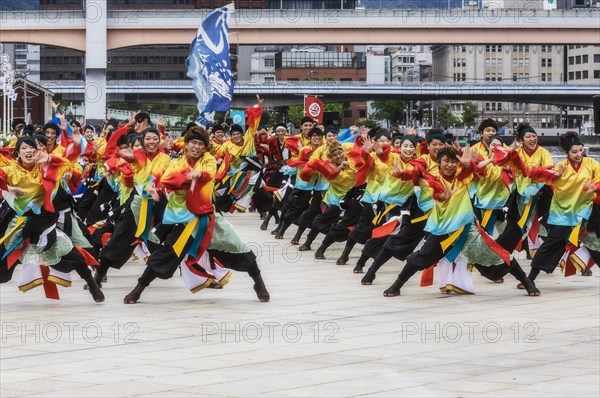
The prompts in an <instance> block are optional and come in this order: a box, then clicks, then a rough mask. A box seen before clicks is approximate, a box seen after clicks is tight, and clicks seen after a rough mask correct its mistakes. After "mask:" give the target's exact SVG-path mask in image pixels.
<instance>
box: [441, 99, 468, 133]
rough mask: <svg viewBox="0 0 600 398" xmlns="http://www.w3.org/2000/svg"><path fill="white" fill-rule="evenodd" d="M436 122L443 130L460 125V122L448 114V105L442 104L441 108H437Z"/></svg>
mask: <svg viewBox="0 0 600 398" xmlns="http://www.w3.org/2000/svg"><path fill="white" fill-rule="evenodd" d="M437 122H438V124H440V125H441V126H442V127H443V128H445V129H447V128H448V127H450V126H460V125H462V120H461V119H460V118H459V117H458V116H454V115H453V114H452V112H450V104H444V105H443V106H442V107H441V108H439V110H438V114H437Z"/></svg>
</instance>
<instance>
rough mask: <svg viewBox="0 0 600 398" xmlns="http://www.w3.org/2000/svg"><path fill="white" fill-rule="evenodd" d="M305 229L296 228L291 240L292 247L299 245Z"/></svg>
mask: <svg viewBox="0 0 600 398" xmlns="http://www.w3.org/2000/svg"><path fill="white" fill-rule="evenodd" d="M305 229H306V227H298V231H296V235H294V237H293V238H292V242H291V243H292V245H298V244H300V238H302V234H303V233H304V230H305Z"/></svg>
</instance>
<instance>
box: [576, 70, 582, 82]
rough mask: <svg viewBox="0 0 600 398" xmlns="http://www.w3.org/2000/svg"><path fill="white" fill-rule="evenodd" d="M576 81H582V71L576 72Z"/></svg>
mask: <svg viewBox="0 0 600 398" xmlns="http://www.w3.org/2000/svg"><path fill="white" fill-rule="evenodd" d="M575 80H581V71H580V70H578V71H576V72H575Z"/></svg>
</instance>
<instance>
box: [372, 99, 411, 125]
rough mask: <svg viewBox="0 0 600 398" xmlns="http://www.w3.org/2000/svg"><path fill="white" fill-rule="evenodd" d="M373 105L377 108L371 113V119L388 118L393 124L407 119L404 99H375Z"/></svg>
mask: <svg viewBox="0 0 600 398" xmlns="http://www.w3.org/2000/svg"><path fill="white" fill-rule="evenodd" d="M371 106H372V107H373V109H375V112H373V113H372V114H370V115H369V117H370V118H371V119H375V120H388V121H389V122H390V123H391V124H402V123H403V121H404V120H405V116H404V110H405V108H406V104H405V103H404V101H397V100H392V101H373V103H372V105H371Z"/></svg>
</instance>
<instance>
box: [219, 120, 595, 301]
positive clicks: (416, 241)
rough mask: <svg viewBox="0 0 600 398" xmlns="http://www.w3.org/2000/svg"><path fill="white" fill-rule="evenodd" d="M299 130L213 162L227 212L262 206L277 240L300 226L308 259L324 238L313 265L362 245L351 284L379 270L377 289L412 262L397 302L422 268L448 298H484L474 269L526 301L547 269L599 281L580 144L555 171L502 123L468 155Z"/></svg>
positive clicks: (308, 123) (546, 157)
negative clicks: (391, 271)
mask: <svg viewBox="0 0 600 398" xmlns="http://www.w3.org/2000/svg"><path fill="white" fill-rule="evenodd" d="M300 128H301V132H300V134H298V135H292V136H290V135H288V132H287V127H286V126H285V125H283V124H280V125H277V126H275V131H274V132H273V131H267V130H266V129H260V128H259V130H258V131H257V132H256V136H245V137H243V140H244V145H246V144H248V145H249V146H250V147H251V146H252V142H254V148H253V149H250V150H249V151H248V152H243V151H242V152H240V153H239V156H238V153H232V152H231V151H228V150H226V149H223V147H222V148H221V149H220V150H218V151H217V152H216V153H215V156H216V157H217V159H221V158H223V159H225V160H224V162H223V163H221V169H220V172H221V173H220V177H221V179H219V180H218V188H217V189H218V190H217V192H218V195H219V198H218V199H217V204H218V205H221V207H220V210H221V211H228V210H229V211H233V210H234V209H236V208H237V209H245V208H246V207H248V205H249V204H251V205H252V206H254V207H255V208H256V209H257V210H258V212H259V213H260V214H261V218H262V219H263V222H262V224H261V226H260V229H261V230H266V229H268V225H269V222H270V220H271V219H274V220H275V221H276V224H277V226H276V228H275V229H274V230H273V231H271V234H273V235H274V238H275V239H283V238H284V235H285V233H286V231H287V230H288V229H289V228H290V227H291V226H292V225H296V226H297V229H296V233H295V235H294V236H293V238H292V239H291V243H292V244H293V245H299V246H298V250H299V251H310V250H312V249H313V247H312V245H313V242H314V241H315V239H316V238H317V237H318V236H319V234H322V235H323V239H322V241H321V243H320V245H319V246H318V248H316V250H315V258H316V259H325V258H326V251H327V249H328V248H329V247H330V246H331V245H332V244H333V243H334V242H345V247H344V249H343V251H342V253H341V255H340V256H339V258H338V259H337V264H338V265H344V264H347V263H348V261H349V256H350V253H351V251H352V249H353V248H354V247H355V246H356V245H357V244H360V245H362V251H361V255H360V257H359V259H358V261H357V263H356V266H355V267H354V269H353V271H354V273H357V274H362V273H363V269H364V268H365V267H366V264H367V261H368V260H369V259H373V262H372V264H371V266H370V267H368V269H367V271H366V272H365V273H364V275H363V277H362V280H361V283H362V284H363V285H371V284H373V282H374V280H375V277H376V273H377V271H378V270H379V269H380V268H381V267H382V266H383V265H384V264H385V263H387V262H388V261H389V260H390V259H391V258H392V257H395V258H397V259H398V260H400V261H405V262H406V263H405V265H404V267H403V269H402V271H401V272H400V274H399V275H398V277H397V279H396V281H395V282H394V283H392V285H391V286H389V288H387V289H386V290H385V291H384V296H386V297H392V296H398V295H400V290H401V288H402V287H403V286H404V284H405V283H406V282H407V281H408V280H409V279H410V278H411V277H412V276H413V275H414V274H415V273H416V272H417V271H419V270H421V271H424V272H423V275H422V278H421V285H424V286H427V285H431V284H432V283H433V273H434V269H435V268H437V269H438V284H439V288H440V290H441V291H442V292H446V293H450V292H457V293H473V292H474V287H473V280H472V276H471V272H472V271H474V270H477V271H478V272H480V273H481V275H482V276H484V277H486V278H488V279H489V280H491V281H494V282H496V283H502V282H504V277H505V276H506V275H507V274H509V273H510V274H511V275H513V276H514V277H515V278H516V279H517V280H518V281H519V284H518V287H519V288H520V289H525V290H526V291H527V294H528V295H530V296H538V295H540V291H539V289H538V288H537V287H536V285H535V280H536V278H537V277H538V275H539V272H540V271H544V272H547V273H551V272H553V271H554V270H555V269H556V267H557V266H559V265H560V267H561V268H562V269H563V271H564V273H565V275H566V276H570V275H573V274H574V273H576V272H577V271H579V272H580V273H581V274H582V275H585V276H589V275H591V272H592V271H591V270H590V267H591V266H592V265H593V264H594V263H596V264H598V263H600V239H599V233H600V210H599V204H600V165H599V163H598V161H596V160H594V159H593V158H590V157H587V156H586V155H585V153H584V145H583V143H582V142H581V140H580V138H579V136H578V135H577V133H575V132H567V133H565V134H564V135H562V136H561V137H560V146H561V148H562V149H563V151H564V152H565V155H566V159H565V160H564V161H561V162H558V163H557V164H554V162H553V159H552V156H551V155H550V153H549V152H548V151H547V150H546V149H544V148H542V147H540V146H539V145H538V140H537V134H536V132H535V130H534V129H533V128H532V127H531V126H529V125H527V124H521V125H519V126H518V129H517V134H516V136H515V137H512V136H511V137H506V136H501V135H499V134H498V132H499V126H498V124H497V122H496V121H494V120H493V119H487V120H484V121H483V122H482V123H481V124H480V126H479V129H478V131H479V135H480V137H481V139H480V141H479V142H477V143H475V144H474V145H473V146H472V147H470V146H469V145H467V146H465V147H464V148H461V146H460V145H459V144H458V143H457V142H456V141H455V140H454V138H453V137H452V135H451V134H447V133H444V132H443V130H437V129H432V130H430V131H429V132H428V134H427V136H426V137H425V139H419V137H417V136H416V132H415V131H414V130H412V129H407V130H406V131H405V133H404V134H399V133H398V132H397V131H396V132H395V133H392V134H391V132H390V131H388V130H386V129H383V128H380V127H375V128H367V127H365V126H360V127H353V128H351V129H350V130H349V131H343V132H338V131H337V130H335V129H331V128H327V129H325V128H323V126H318V125H317V124H316V123H315V122H314V121H313V120H312V119H310V118H308V117H306V118H304V119H302V121H301V124H300ZM232 137H233V135H232ZM510 141H512V142H510ZM240 145H241V144H238V146H237V148H240ZM218 175H219V173H218ZM307 230H308V233H307V234H306V237H305V238H304V239H305V240H304V242H303V243H301V242H302V239H303V238H302V236H303V234H304V232H305V231H307ZM523 250H525V251H526V253H527V256H528V257H529V258H531V259H532V263H531V267H532V269H531V272H530V273H529V275H527V274H526V273H525V272H524V271H523V269H522V268H521V266H520V264H519V262H518V261H517V259H516V258H515V255H516V253H518V252H520V251H523Z"/></svg>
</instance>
